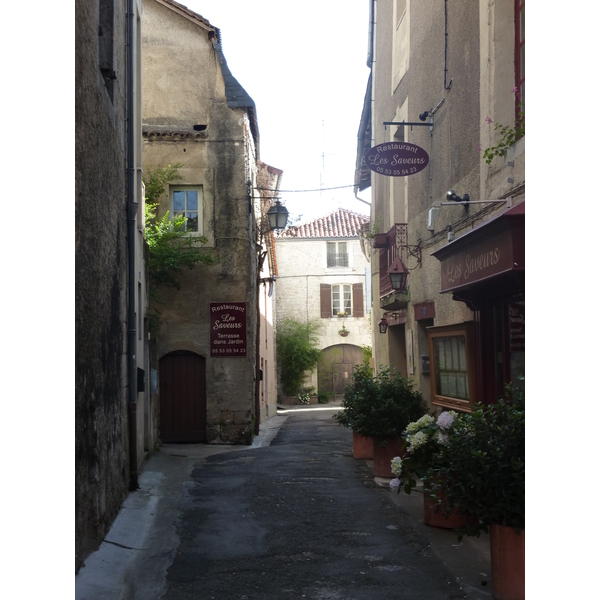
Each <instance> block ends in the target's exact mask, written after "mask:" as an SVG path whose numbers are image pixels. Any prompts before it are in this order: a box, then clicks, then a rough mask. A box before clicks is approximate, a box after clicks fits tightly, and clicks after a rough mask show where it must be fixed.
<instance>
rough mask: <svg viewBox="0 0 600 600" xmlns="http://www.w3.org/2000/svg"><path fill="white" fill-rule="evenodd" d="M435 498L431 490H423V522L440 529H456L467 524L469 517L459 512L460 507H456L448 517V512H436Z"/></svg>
mask: <svg viewBox="0 0 600 600" xmlns="http://www.w3.org/2000/svg"><path fill="white" fill-rule="evenodd" d="M435 504H436V503H435V500H434V499H433V498H432V497H431V490H427V489H426V490H424V492H423V523H425V525H429V527H438V528H440V529H456V528H458V527H462V526H463V525H465V524H466V522H467V518H466V517H465V516H463V515H459V514H458V508H455V509H454V511H453V512H452V514H451V515H450V516H449V517H448V518H446V515H447V513H445V512H442V511H439V512H435Z"/></svg>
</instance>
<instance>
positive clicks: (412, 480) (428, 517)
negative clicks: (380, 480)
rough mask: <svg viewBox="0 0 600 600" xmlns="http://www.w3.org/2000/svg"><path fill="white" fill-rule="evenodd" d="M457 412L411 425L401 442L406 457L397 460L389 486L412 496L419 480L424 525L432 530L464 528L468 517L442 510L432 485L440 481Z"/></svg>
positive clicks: (444, 413)
mask: <svg viewBox="0 0 600 600" xmlns="http://www.w3.org/2000/svg"><path fill="white" fill-rule="evenodd" d="M457 416H458V414H457V413H456V412H454V411H453V410H451V411H447V412H446V411H444V412H442V413H441V414H440V415H439V416H438V417H437V419H436V418H434V417H432V416H431V415H424V416H422V417H421V418H420V419H419V420H418V421H414V422H412V423H409V424H408V426H407V427H406V429H405V430H404V433H403V434H402V439H403V440H404V441H405V443H406V456H405V457H404V459H403V460H402V459H401V458H400V457H395V458H394V459H393V460H392V463H391V470H392V473H393V474H394V475H396V477H395V479H393V480H392V481H391V482H390V488H391V489H392V490H395V491H397V492H398V493H399V492H400V490H401V489H403V490H404V491H405V492H406V493H407V494H410V493H411V492H412V490H413V489H414V488H415V486H416V485H417V479H420V480H421V481H422V482H423V522H424V523H425V525H429V526H430V527H441V528H443V529H455V528H457V527H461V526H462V525H464V522H465V519H466V517H464V516H463V515H460V514H459V513H458V508H456V507H455V508H454V510H453V511H452V512H451V513H445V512H443V511H440V510H439V507H438V502H437V500H438V499H437V494H439V492H437V493H436V492H434V491H433V490H432V485H433V483H434V482H436V481H437V479H438V477H439V476H438V471H439V468H440V465H441V458H440V448H441V447H442V446H444V445H445V444H446V443H447V441H448V434H449V431H450V430H451V428H452V426H453V424H454V420H455V418H456V417H457Z"/></svg>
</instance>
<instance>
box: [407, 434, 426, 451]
mask: <svg viewBox="0 0 600 600" xmlns="http://www.w3.org/2000/svg"><path fill="white" fill-rule="evenodd" d="M428 441H429V438H428V437H427V435H426V434H425V433H423V432H422V431H417V433H415V434H414V435H411V436H410V438H409V439H408V443H409V444H410V447H409V448H408V451H409V452H414V451H415V450H416V449H417V448H420V447H421V446H424V445H425V444H426V443H427V442H428Z"/></svg>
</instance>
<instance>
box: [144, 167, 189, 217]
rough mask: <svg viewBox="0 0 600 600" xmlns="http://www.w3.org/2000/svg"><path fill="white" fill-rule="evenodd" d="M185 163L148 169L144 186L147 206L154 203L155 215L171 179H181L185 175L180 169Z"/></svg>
mask: <svg viewBox="0 0 600 600" xmlns="http://www.w3.org/2000/svg"><path fill="white" fill-rule="evenodd" d="M182 166H183V165H182V164H181V163H175V164H174V165H167V166H166V167H156V169H154V170H152V169H148V172H147V174H146V177H144V186H145V187H146V206H148V204H150V205H152V206H153V208H154V215H155V214H156V205H157V203H158V201H159V200H160V197H161V196H162V195H163V194H164V193H165V190H166V189H167V185H168V184H169V183H171V181H180V180H181V179H183V177H182V176H181V175H180V174H179V169H181V167H182Z"/></svg>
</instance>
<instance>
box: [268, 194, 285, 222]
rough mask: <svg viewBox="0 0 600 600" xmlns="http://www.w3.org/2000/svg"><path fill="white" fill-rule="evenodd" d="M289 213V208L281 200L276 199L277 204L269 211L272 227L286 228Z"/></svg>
mask: <svg viewBox="0 0 600 600" xmlns="http://www.w3.org/2000/svg"><path fill="white" fill-rule="evenodd" d="M288 214H289V213H288V210H287V208H286V207H285V206H283V205H282V204H281V202H279V200H276V201H275V204H274V205H273V206H271V208H269V210H268V211H267V217H268V218H269V225H270V226H271V229H285V226H286V224H287V220H288Z"/></svg>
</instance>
